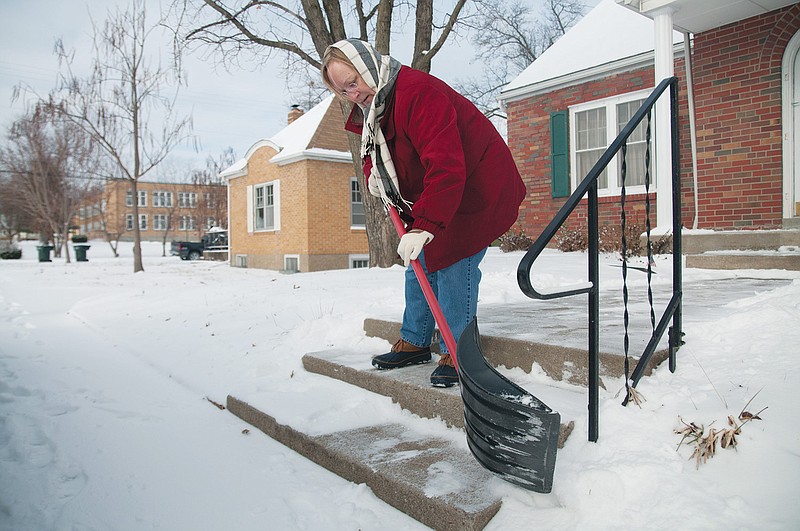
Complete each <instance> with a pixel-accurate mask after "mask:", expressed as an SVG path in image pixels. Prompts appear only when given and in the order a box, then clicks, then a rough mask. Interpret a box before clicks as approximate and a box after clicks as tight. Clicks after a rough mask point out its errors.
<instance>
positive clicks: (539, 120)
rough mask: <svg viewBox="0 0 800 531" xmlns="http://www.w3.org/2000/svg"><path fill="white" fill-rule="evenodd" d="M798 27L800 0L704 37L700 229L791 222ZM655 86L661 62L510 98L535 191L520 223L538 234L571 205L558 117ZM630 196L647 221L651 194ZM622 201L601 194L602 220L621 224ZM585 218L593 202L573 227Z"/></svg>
mask: <svg viewBox="0 0 800 531" xmlns="http://www.w3.org/2000/svg"><path fill="white" fill-rule="evenodd" d="M798 28H800V4H795V5H794V6H791V7H788V8H784V9H781V10H777V11H774V12H772V13H769V14H767V15H763V16H759V17H753V18H750V19H747V20H743V21H741V22H739V23H736V24H731V25H728V26H724V27H722V28H718V29H715V30H713V31H709V32H706V33H702V34H698V35H696V36H695V43H694V55H693V75H694V91H695V109H696V122H697V141H698V147H697V151H698V172H697V173H698V176H697V177H698V187H697V188H698V206H699V215H698V226H699V227H700V228H709V229H737V228H772V227H775V226H780V224H781V207H782V197H781V194H782V179H783V176H782V151H781V149H782V145H781V72H780V70H781V61H782V58H783V52H784V50H785V48H786V44H787V43H788V42H789V40H790V39H791V37H792V36H793V35H794V34H795V32H796V31H797V30H798ZM675 74H676V76H677V77H678V79H679V98H680V100H679V108H680V110H679V129H680V139H681V164H680V166H681V168H680V171H681V190H682V205H683V208H682V219H683V224H684V226H692V222H693V220H694V216H695V205H694V184H693V183H694V178H693V174H692V161H691V145H690V136H689V119H688V100H687V95H686V83H685V68H684V64H683V60H682V59H679V60H677V61H676V63H675ZM653 84H654V80H653V71H652V68H643V69H639V70H634V71H630V72H625V73H619V74H616V75H612V76H609V77H607V78H604V79H600V80H594V81H590V82H587V83H584V84H581V85H577V86H573V87H568V88H564V89H560V90H556V91H553V92H551V93H548V94H543V95H538V96H534V97H531V98H527V99H524V100H520V101H514V102H509V103H508V104H507V110H508V139H509V147H510V148H511V151H512V153H513V154H514V158H515V160H516V162H517V165H518V167H519V169H520V173H522V175H523V178H524V180H525V184H526V186H527V188H528V195H527V197H526V199H525V201H524V202H523V204H522V206H521V208H520V217H519V225H520V226H521V227H522V228H524V229H525V231H526V232H527V233H528V234H529V235H530V236H532V237H535V236H537V235H538V234H539V233H540V232H541V231H542V229H543V228H544V227H545V226H546V225H547V223H549V221H550V220H551V219H552V218H553V216H554V215H555V213H556V212H557V211H558V209H559V208H560V207H561V205H563V203H564V201H565V199H553V198H552V197H551V180H552V179H551V171H550V126H549V116H550V113H551V112H556V111H563V110H567V109H568V108H569V106H570V105H574V104H577V103H583V102H587V101H593V100H598V99H602V98H607V97H610V96H614V95H617V94H622V93H627V92H633V91H636V90H640V89H645V88H650V87H652V86H653ZM667 178H669V177H667ZM653 199H654V198H653ZM627 201H628V203H629V204H632V206H633V208H634V210H633V214H631V213H630V211H629V215H628V218H629V219H634V220H637V219H638V220H640V221H641V222H643V221H644V213H643V211H644V206H643V201H644V196H643V195H639V196H635V197H629V198H628V199H627ZM617 202H618V198H601V201H600V210H601V224H602V223H619V206H618V204H617ZM652 208H653V210H655V201H654V202H653V206H652ZM585 216H586V210H585V208H581V207H579V208H578V209H576V211H575V214H573V216H571V218H570V220H568V222H567V226H569V227H572V228H575V227H578V226H580V225H581V224H584V223H585Z"/></svg>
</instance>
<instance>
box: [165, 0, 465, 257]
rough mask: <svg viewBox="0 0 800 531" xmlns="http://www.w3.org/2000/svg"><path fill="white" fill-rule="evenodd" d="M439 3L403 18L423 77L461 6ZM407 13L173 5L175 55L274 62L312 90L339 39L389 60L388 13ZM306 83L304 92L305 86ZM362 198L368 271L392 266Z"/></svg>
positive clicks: (203, 2)
mask: <svg viewBox="0 0 800 531" xmlns="http://www.w3.org/2000/svg"><path fill="white" fill-rule="evenodd" d="M441 3H443V4H445V5H446V9H444V10H443V11H439V12H437V11H436V10H435V9H434V2H433V0H418V1H417V2H416V6H415V9H414V12H413V15H412V14H411V13H409V14H408V16H413V20H414V27H415V33H414V49H413V53H412V60H411V66H413V67H414V68H418V69H420V70H423V71H426V72H428V71H430V68H431V61H432V60H433V59H434V57H435V56H436V54H437V53H438V52H439V51H440V50H441V49H442V46H443V45H444V43H445V42H446V41H447V39H448V37H450V35H451V34H452V33H453V31H454V29H455V28H456V24H457V22H458V21H459V20H460V17H462V11H463V9H464V6H465V4H466V3H467V0H450V1H447V2H441ZM411 5H414V4H413V3H412V4H411ZM408 6H409V4H408V3H406V2H402V1H400V0H373V1H371V2H370V1H369V0H367V1H365V0H354V1H351V2H344V3H343V2H340V1H339V0H322V2H321V3H320V2H319V1H318V0H300V2H299V3H298V2H289V1H278V0H231V1H227V2H226V1H223V0H174V1H173V6H172V8H173V9H172V12H173V15H174V17H175V20H174V22H173V27H174V28H175V29H176V36H177V39H176V42H177V43H178V45H179V46H178V47H179V48H182V47H183V46H184V45H186V46H188V48H189V49H194V48H197V47H200V48H202V49H204V50H206V51H209V50H210V51H213V52H216V57H217V58H218V59H219V60H220V61H222V62H223V63H225V64H227V65H229V66H234V67H235V66H239V65H240V64H241V63H242V62H246V61H249V60H256V61H267V60H270V59H272V58H274V57H276V56H278V57H280V58H282V59H283V60H284V61H285V63H284V64H285V65H286V67H287V68H288V69H289V70H291V71H294V72H297V71H298V70H299V71H304V72H306V73H309V72H311V73H313V75H314V78H315V81H314V82H316V83H318V80H319V72H318V70H319V68H320V66H321V64H320V61H321V57H322V55H323V53H324V52H325V49H326V48H327V47H328V46H329V45H331V44H333V43H334V42H337V41H339V40H341V39H344V38H348V37H356V38H359V39H361V40H364V41H372V42H374V43H375V47H376V48H377V50H378V51H379V52H381V53H383V54H388V53H389V52H390V43H391V37H392V32H393V20H394V17H395V14H396V13H395V11H396V9H395V8H396V7H397V8H398V10H402V9H408ZM400 16H404V13H400ZM348 28H356V29H357V30H356V33H348ZM307 79H308V80H309V81H308V83H307V84H306V88H307V89H309V90H308V91H309V93H310V92H311V91H310V87H311V85H309V83H311V80H310V77H309V78H307ZM316 86H317V87H318V86H319V85H316ZM342 112H343V113H345V116H346V115H347V114H348V113H349V112H350V105H349V104H346V103H342ZM349 140H350V151H351V153H352V154H353V165H354V171H355V174H356V176H357V178H358V182H359V186H360V187H361V189H362V190H366V185H365V179H364V175H363V172H362V168H361V163H360V162H361V161H360V156H359V152H360V145H359V144H360V139H359V138H357V137H355V136H354V135H349ZM362 197H363V198H364V210H365V214H366V228H367V238H368V240H369V250H370V265H371V266H380V267H386V266H389V265H392V264H394V263H396V252H395V249H396V247H397V244H396V242H397V235H396V234H395V231H394V229H393V228H392V225H391V223H389V222H388V220H387V217H386V214H385V212H384V209H383V205H382V203H381V202H380V200H378V199H376V198H374V197H372V196H371V195H370V194H367V193H365V194H362Z"/></svg>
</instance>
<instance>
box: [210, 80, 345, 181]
mask: <svg viewBox="0 0 800 531" xmlns="http://www.w3.org/2000/svg"><path fill="white" fill-rule="evenodd" d="M333 101H334V98H333V95H330V96H328V97H327V98H325V99H324V100H322V101H321V102H320V103H318V104H317V105H315V106H314V107H313V108H312V109H311V110H310V111H308V112H307V113H305V114H303V115H302V116H300V117H299V118H298V119H296V120H295V121H293V122H292V123H290V124H289V125H287V126H286V127H284V128H283V129H281V130H280V131H279V132H278V133H277V134H275V135H273V136H272V137H270V138H268V139H261V140H259V141H257V142H256V143H254V144H253V145H252V146H250V149H248V150H247V153H246V154H245V156H244V158H242V159H239V160H237V161H236V162H235V163H233V164H232V165H231V166H230V167H228V168H226V169H225V170H223V171H222V172H220V176H221V177H223V178H226V179H232V178H235V177H241V176H243V175H246V174H247V162H248V161H249V160H250V157H251V156H253V154H254V153H255V152H256V151H258V149H260V148H262V147H265V146H266V147H271V148H273V149H274V150H275V151H277V152H278V153H277V154H276V155H275V156H273V157H272V158H271V159H270V162H272V163H273V164H277V165H279V166H282V165H284V164H290V163H292V162H297V161H299V160H308V159H313V160H329V161H334V162H352V160H353V159H352V156H351V154H350V152H349V151H339V150H336V149H329V148H324V147H317V146H316V145H315V142H314V140H315V135H316V134H317V131H318V129H319V128H320V126H321V125H322V123H323V121H324V119H325V117H326V116H327V115H328V112H329V111H331V112H339V110H338V109H336V108H332V106H331V104H332V103H333ZM342 134H344V132H342Z"/></svg>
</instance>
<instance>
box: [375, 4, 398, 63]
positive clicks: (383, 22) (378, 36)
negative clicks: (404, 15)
mask: <svg viewBox="0 0 800 531" xmlns="http://www.w3.org/2000/svg"><path fill="white" fill-rule="evenodd" d="M393 8H394V2H392V0H381V2H380V4H378V20H377V21H376V22H375V49H376V50H378V53H381V54H384V55H386V54H389V41H390V40H391V37H392V9H393Z"/></svg>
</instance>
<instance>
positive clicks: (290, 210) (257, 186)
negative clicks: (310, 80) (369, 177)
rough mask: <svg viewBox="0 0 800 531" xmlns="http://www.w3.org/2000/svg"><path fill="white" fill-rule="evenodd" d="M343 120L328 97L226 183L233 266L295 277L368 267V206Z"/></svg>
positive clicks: (296, 117) (230, 173) (253, 151)
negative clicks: (332, 270)
mask: <svg viewBox="0 0 800 531" xmlns="http://www.w3.org/2000/svg"><path fill="white" fill-rule="evenodd" d="M343 127H344V118H343V116H342V110H341V108H340V107H339V105H338V103H337V102H335V101H334V99H333V97H332V96H330V97H328V98H327V99H325V100H324V101H322V102H321V103H320V104H318V105H317V106H316V107H314V108H313V109H311V110H310V111H308V112H307V113H305V114H303V113H302V111H299V110H298V109H296V108H295V109H293V110H292V111H291V112H290V113H289V124H288V125H287V127H285V128H284V129H283V130H281V131H280V132H279V133H278V134H276V135H275V136H273V137H272V138H269V139H265V140H259V141H258V142H256V143H255V144H253V146H252V147H251V148H250V149H249V150H248V152H247V154H246V155H245V157H244V158H243V159H241V160H239V161H237V162H236V163H235V164H234V165H232V166H231V167H230V168H227V169H226V170H224V171H223V172H222V173H221V174H220V175H221V176H222V177H224V178H225V179H226V180H227V181H228V202H229V205H230V208H229V225H228V226H229V231H230V232H229V238H230V262H231V265H233V266H236V267H256V268H262V269H274V270H281V271H287V272H289V271H291V272H298V271H302V272H308V271H321V270H328V269H347V268H353V267H366V266H367V265H368V263H369V254H368V253H369V248H368V245H367V235H366V228H365V218H364V207H363V204H362V202H361V193H360V191H359V188H358V183H357V181H356V178H355V174H354V171H353V163H352V157H351V155H350V151H349V147H348V142H347V136H346V135H347V134H346V133H345V132H344V130H343Z"/></svg>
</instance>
